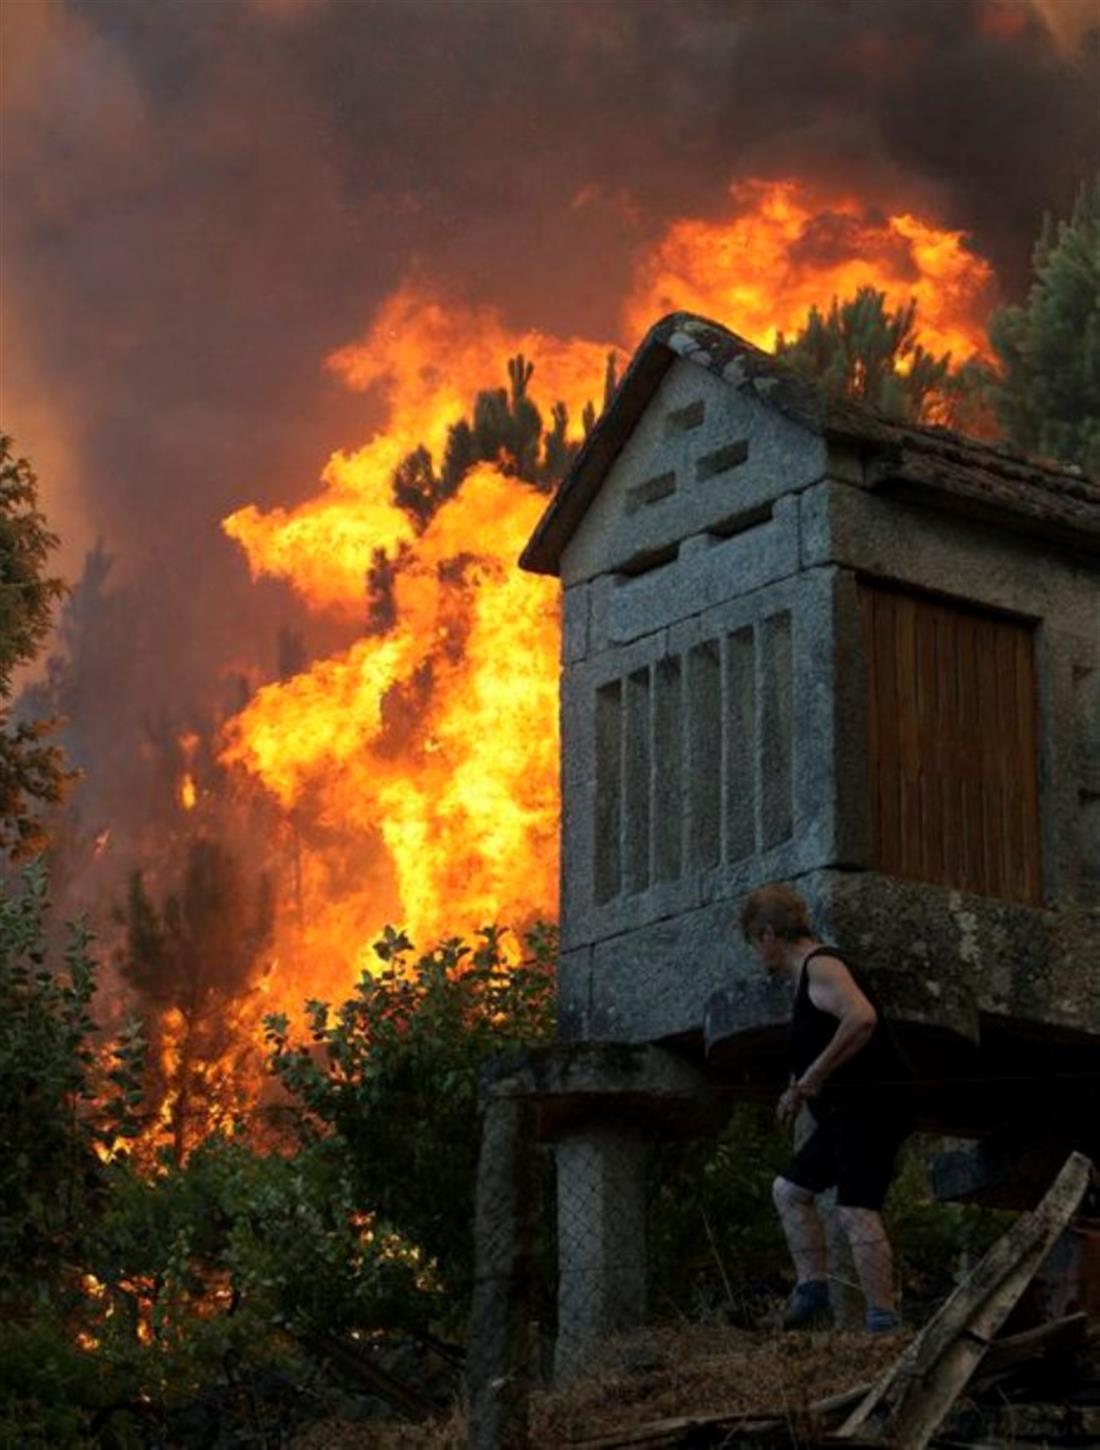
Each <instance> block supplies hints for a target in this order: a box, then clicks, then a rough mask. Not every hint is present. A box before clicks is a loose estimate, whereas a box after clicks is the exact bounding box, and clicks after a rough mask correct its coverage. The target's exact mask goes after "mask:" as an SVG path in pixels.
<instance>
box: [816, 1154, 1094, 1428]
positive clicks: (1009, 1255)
mask: <svg viewBox="0 0 1100 1450" xmlns="http://www.w3.org/2000/svg"><path fill="white" fill-rule="evenodd" d="M1092 1171H1093V1169H1092V1164H1091V1163H1090V1161H1089V1160H1088V1159H1087V1158H1086V1157H1084V1155H1083V1154H1081V1153H1071V1154H1070V1156H1069V1158H1067V1159H1066V1162H1065V1164H1064V1165H1063V1167H1062V1170H1061V1172H1060V1173H1059V1174H1058V1177H1057V1178H1056V1179H1055V1180H1054V1183H1053V1184H1052V1186H1051V1187H1050V1189H1049V1190H1048V1192H1047V1194H1046V1196H1045V1197H1044V1198H1043V1200H1042V1202H1041V1203H1040V1204H1039V1206H1038V1207H1037V1208H1036V1209H1034V1210H1033V1211H1032V1212H1031V1213H1026V1214H1022V1215H1021V1216H1020V1218H1018V1219H1017V1220H1016V1222H1015V1223H1014V1224H1013V1225H1012V1227H1011V1228H1010V1229H1009V1230H1008V1232H1007V1233H1006V1234H1005V1235H1004V1236H1003V1238H1001V1239H999V1240H998V1241H997V1243H995V1244H994V1245H993V1247H992V1248H991V1249H990V1251H989V1253H988V1254H986V1256H985V1258H984V1259H983V1260H982V1261H981V1263H980V1264H979V1265H978V1267H977V1268H976V1269H975V1270H974V1271H973V1273H972V1274H970V1276H969V1277H968V1278H966V1279H964V1280H963V1282H962V1283H961V1284H959V1285H958V1287H957V1288H956V1289H955V1291H954V1293H953V1294H951V1296H950V1297H949V1298H948V1299H947V1300H946V1302H945V1303H944V1304H943V1306H942V1308H941V1309H940V1310H939V1311H938V1313H936V1314H935V1315H934V1316H933V1317H932V1319H930V1320H929V1322H928V1323H927V1324H926V1325H925V1327H924V1329H923V1330H922V1331H921V1333H920V1334H919V1335H918V1336H917V1338H916V1339H915V1340H913V1342H912V1344H910V1345H909V1346H908V1348H907V1349H906V1350H905V1351H904V1353H903V1354H902V1355H901V1356H900V1357H899V1358H898V1359H897V1360H896V1361H895V1362H894V1363H893V1364H892V1365H891V1366H890V1368H889V1370H887V1372H886V1374H885V1375H883V1377H882V1378H881V1379H880V1381H879V1383H878V1384H877V1385H876V1386H875V1387H874V1389H872V1390H871V1392H870V1393H869V1394H868V1395H866V1396H865V1398H864V1399H863V1401H862V1403H861V1404H859V1405H858V1406H857V1407H856V1409H855V1410H853V1411H852V1413H851V1414H850V1415H849V1416H848V1418H847V1419H846V1420H845V1421H844V1423H843V1424H842V1425H841V1426H840V1428H839V1430H837V1431H836V1432H835V1433H834V1435H833V1436H832V1440H833V1441H834V1442H835V1443H837V1444H840V1443H843V1442H848V1443H849V1444H851V1443H852V1442H854V1441H855V1440H856V1438H857V1437H860V1438H862V1437H865V1436H867V1435H868V1434H870V1435H871V1436H872V1438H876V1439H878V1440H879V1441H880V1442H881V1443H884V1444H887V1445H890V1446H892V1447H894V1450H923V1447H924V1446H925V1445H927V1444H928V1443H929V1441H930V1440H931V1439H932V1436H933V1435H934V1434H935V1432H936V1429H937V1427H938V1426H939V1425H940V1424H942V1422H943V1420H944V1418H945V1417H946V1416H947V1414H948V1412H949V1411H950V1409H951V1407H952V1405H954V1403H955V1401H956V1400H957V1399H958V1397H959V1395H960V1394H961V1393H962V1391H963V1390H964V1389H965V1387H966V1385H967V1383H968V1382H969V1380H970V1379H971V1377H972V1375H973V1374H974V1372H975V1370H976V1369H977V1367H978V1366H979V1364H980V1363H981V1362H982V1360H983V1358H984V1357H985V1355H986V1353H987V1352H988V1351H989V1349H990V1347H991V1342H992V1340H993V1336H994V1335H995V1334H996V1333H997V1330H998V1329H999V1328H1000V1327H1001V1325H1002V1324H1003V1323H1004V1321H1005V1319H1006V1318H1007V1317H1008V1315H1009V1313H1010V1312H1011V1310H1012V1309H1013V1307H1014V1306H1015V1305H1016V1303H1017V1302H1018V1300H1019V1298H1020V1296H1021V1295H1022V1294H1023V1292H1024V1290H1025V1289H1026V1288H1027V1286H1028V1284H1029V1283H1030V1282H1031V1280H1032V1278H1034V1276H1035V1273H1036V1271H1037V1270H1038V1269H1039V1267H1040V1266H1041V1264H1042V1263H1043V1261H1044V1259H1045V1258H1046V1257H1047V1255H1048V1254H1049V1253H1050V1250H1051V1248H1052V1247H1053V1245H1054V1243H1055V1241H1056V1239H1057V1238H1058V1236H1059V1235H1060V1234H1061V1233H1062V1232H1063V1231H1064V1230H1065V1229H1066V1228H1067V1226H1068V1225H1069V1223H1070V1220H1071V1219H1072V1218H1073V1216H1074V1214H1075V1213H1076V1212H1077V1210H1078V1208H1079V1207H1080V1204H1081V1200H1082V1199H1083V1198H1084V1195H1085V1191H1086V1190H1087V1188H1088V1186H1089V1181H1090V1179H1091V1176H1092Z"/></svg>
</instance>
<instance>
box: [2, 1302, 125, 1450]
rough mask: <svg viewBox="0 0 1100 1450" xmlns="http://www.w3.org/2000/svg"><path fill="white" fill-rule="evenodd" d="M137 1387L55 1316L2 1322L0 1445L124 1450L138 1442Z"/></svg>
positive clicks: (25, 1449)
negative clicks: (83, 1345) (133, 1411)
mask: <svg viewBox="0 0 1100 1450" xmlns="http://www.w3.org/2000/svg"><path fill="white" fill-rule="evenodd" d="M139 1388H140V1386H139V1385H138V1383H137V1382H136V1381H135V1379H134V1378H133V1376H132V1375H131V1374H130V1373H129V1372H128V1370H127V1369H126V1367H124V1366H120V1365H118V1364H115V1363H113V1362H112V1361H111V1360H110V1359H109V1358H107V1357H106V1356H104V1355H97V1354H89V1353H88V1351H87V1350H86V1349H82V1348H81V1347H80V1346H79V1345H78V1343H77V1342H76V1339H75V1338H74V1335H73V1332H72V1329H71V1327H69V1326H67V1325H66V1324H65V1323H64V1322H63V1321H62V1320H61V1319H60V1318H59V1317H58V1316H57V1315H56V1314H49V1313H47V1312H42V1311H39V1312H37V1313H36V1314H35V1315H34V1317H33V1318H31V1319H30V1320H29V1321H28V1322H25V1323H17V1322H14V1321H10V1320H9V1321H0V1445H3V1446H5V1447H8V1446H19V1447H20V1450H57V1447H59V1446H72V1447H78V1446H88V1447H91V1446H92V1445H96V1446H99V1447H101V1450H103V1447H106V1450H130V1447H134V1450H136V1447H137V1446H139V1445H142V1444H144V1443H146V1442H145V1440H144V1437H142V1436H141V1435H140V1434H139V1431H138V1426H139V1423H140V1422H139V1420H137V1419H136V1418H135V1417H134V1416H133V1415H132V1414H118V1413H111V1411H112V1410H121V1409H123V1408H126V1407H130V1406H132V1407H134V1408H137V1407H138V1406H137V1403H136V1396H137V1394H138V1392H139Z"/></svg>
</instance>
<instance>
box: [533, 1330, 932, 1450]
mask: <svg viewBox="0 0 1100 1450" xmlns="http://www.w3.org/2000/svg"><path fill="white" fill-rule="evenodd" d="M903 1343H904V1339H903V1338H902V1336H899V1335H893V1334H891V1335H883V1336H881V1337H879V1338H875V1339H869V1338H868V1337H867V1336H866V1335H863V1334H777V1333H760V1332H757V1331H746V1330H734V1329H701V1328H689V1329H677V1330H666V1331H650V1332H648V1333H646V1334H643V1335H639V1336H637V1337H635V1338H634V1339H631V1340H624V1341H621V1342H620V1343H618V1344H616V1345H613V1346H609V1348H608V1351H607V1352H606V1353H605V1355H604V1362H603V1365H602V1366H601V1367H600V1368H599V1370H598V1371H597V1372H596V1373H595V1374H593V1375H591V1376H588V1377H586V1378H585V1379H583V1380H578V1381H576V1382H575V1383H574V1384H572V1385H569V1386H567V1387H565V1388H562V1389H558V1390H553V1391H546V1392H543V1393H540V1394H537V1395H535V1396H533V1397H532V1402H531V1432H532V1440H533V1442H534V1443H535V1444H537V1445H542V1446H551V1445H563V1444H567V1443H568V1442H569V1441H571V1440H573V1439H577V1438H580V1437H583V1436H592V1435H597V1434H600V1433H608V1432H610V1431H612V1430H617V1429H620V1428H622V1427H626V1426H633V1425H643V1424H645V1423H647V1422H648V1421H650V1420H661V1419H665V1418H667V1417H672V1416H677V1415H706V1414H769V1413H770V1414H788V1415H791V1416H792V1417H795V1416H799V1415H800V1414H801V1413H802V1411H804V1409H805V1407H806V1406H807V1405H809V1404H811V1403H812V1402H813V1401H814V1400H819V1399H822V1398H824V1397H825V1396H826V1395H832V1394H838V1393H840V1392H841V1391H843V1390H849V1389H852V1388H853V1387H854V1386H856V1385H858V1384H862V1383H864V1382H865V1381H867V1380H870V1379H874V1378H875V1377H876V1375H878V1374H879V1373H880V1372H881V1371H882V1370H883V1369H885V1367H886V1366H887V1364H889V1362H890V1361H891V1360H892V1359H894V1358H895V1357H896V1356H897V1355H898V1354H899V1353H900V1351H901V1347H902V1344H903Z"/></svg>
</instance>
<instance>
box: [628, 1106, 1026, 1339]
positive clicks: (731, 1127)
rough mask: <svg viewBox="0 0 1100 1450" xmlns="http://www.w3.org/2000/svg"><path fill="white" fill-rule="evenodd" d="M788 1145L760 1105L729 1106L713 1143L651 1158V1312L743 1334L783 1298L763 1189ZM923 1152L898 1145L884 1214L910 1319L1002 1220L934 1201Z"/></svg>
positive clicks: (930, 1145) (784, 1132)
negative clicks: (713, 1321) (714, 1320)
mask: <svg viewBox="0 0 1100 1450" xmlns="http://www.w3.org/2000/svg"><path fill="white" fill-rule="evenodd" d="M791 1147H792V1143H791V1132H790V1129H789V1128H781V1127H779V1126H778V1125H777V1124H776V1122H775V1113H774V1106H773V1105H772V1104H770V1103H755V1102H739V1103H737V1104H735V1106H734V1109H733V1112H732V1113H731V1115H730V1117H729V1119H728V1121H727V1122H726V1124H725V1126H724V1127H723V1128H722V1129H721V1130H720V1131H719V1132H718V1133H716V1134H715V1135H714V1136H710V1137H705V1138H700V1139H697V1140H695V1141H693V1142H688V1143H685V1144H680V1145H672V1146H668V1147H665V1148H663V1149H661V1150H660V1151H659V1152H658V1154H657V1155H656V1157H655V1159H654V1162H653V1165H652V1172H651V1181H652V1183H653V1191H652V1193H651V1197H650V1208H649V1220H648V1234H649V1249H650V1280H651V1283H650V1295H651V1302H652V1304H653V1307H654V1309H655V1310H656V1312H657V1313H659V1314H664V1315H668V1316H685V1317H688V1318H694V1319H700V1318H702V1319H707V1318H709V1317H711V1316H714V1317H720V1318H724V1319H728V1320H732V1321H733V1322H734V1323H738V1324H743V1325H745V1326H752V1325H754V1324H756V1323H758V1322H759V1320H760V1318H761V1317H762V1312H763V1311H764V1309H765V1307H766V1306H767V1305H768V1304H769V1303H771V1304H774V1302H775V1300H776V1299H777V1298H779V1297H781V1296H783V1295H785V1293H786V1291H787V1289H788V1288H789V1285H790V1282H791V1273H792V1271H791V1265H790V1261H789V1258H788V1255H787V1249H786V1245H785V1244H784V1242H783V1237H782V1233H781V1231H780V1227H779V1223H778V1219H777V1218H776V1215H775V1212H774V1209H773V1207H772V1198H771V1185H772V1180H773V1178H774V1177H775V1176H776V1174H777V1173H780V1172H782V1170H783V1168H784V1166H785V1165H786V1163H787V1161H788V1160H789V1158H790V1154H791ZM934 1148H935V1140H929V1139H924V1138H920V1137H918V1138H914V1139H912V1140H910V1142H909V1144H908V1145H907V1146H906V1148H905V1149H904V1150H903V1152H902V1155H901V1159H900V1162H899V1167H898V1172H897V1175H896V1177H895V1179H894V1182H893V1184H892V1186H891V1189H890V1195H889V1198H888V1200H887V1203H886V1209H885V1217H886V1222H887V1226H888V1229H889V1233H890V1238H891V1242H892V1244H893V1248H894V1268H895V1275H896V1279H897V1283H898V1288H899V1291H900V1299H901V1302H902V1305H903V1307H904V1311H905V1313H906V1315H907V1317H910V1318H912V1319H917V1320H919V1319H921V1318H923V1317H924V1315H925V1314H926V1313H927V1312H928V1311H929V1310H930V1309H932V1308H933V1307H934V1306H935V1305H936V1304H937V1303H939V1302H940V1301H941V1300H942V1299H943V1298H944V1297H945V1296H946V1295H947V1294H948V1293H950V1292H951V1290H952V1289H953V1288H954V1286H955V1283H956V1281H957V1277H958V1275H959V1273H960V1272H965V1271H966V1269H968V1268H969V1267H971V1266H972V1264H973V1263H974V1262H975V1261H976V1260H977V1259H978V1258H980V1257H981V1256H982V1255H983V1254H984V1253H985V1252H986V1250H987V1249H988V1248H989V1247H990V1245H991V1244H992V1243H993V1242H994V1241H995V1240H996V1239H997V1238H998V1237H999V1236H1000V1234H1001V1233H1003V1232H1004V1230H1005V1228H1006V1226H1007V1220H1008V1219H1009V1218H1010V1216H1008V1215H1005V1214H1003V1213H999V1212H995V1211H993V1210H989V1209H982V1208H975V1207H971V1206H962V1205H958V1204H946V1203H939V1202H937V1201H936V1200H935V1199H934V1198H933V1197H932V1193H931V1190H930V1189H929V1186H928V1159H929V1156H930V1154H931V1153H932V1152H933V1151H934Z"/></svg>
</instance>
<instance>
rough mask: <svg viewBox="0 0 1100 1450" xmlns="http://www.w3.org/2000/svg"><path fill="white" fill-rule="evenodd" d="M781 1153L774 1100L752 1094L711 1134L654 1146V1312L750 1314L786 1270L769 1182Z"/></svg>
mask: <svg viewBox="0 0 1100 1450" xmlns="http://www.w3.org/2000/svg"><path fill="white" fill-rule="evenodd" d="M790 1153H791V1145H790V1134H789V1133H788V1132H785V1131H783V1130H781V1129H779V1128H778V1127H777V1126H776V1123H775V1110H774V1107H773V1106H772V1105H771V1104H760V1103H739V1104H737V1105H736V1106H735V1107H734V1109H733V1112H732V1113H731V1115H730V1117H729V1120H728V1121H727V1123H726V1124H725V1126H724V1127H723V1128H722V1129H721V1130H720V1131H719V1132H718V1133H717V1134H715V1135H714V1136H707V1137H704V1138H699V1139H696V1140H694V1141H691V1142H688V1143H685V1144H681V1145H675V1146H670V1147H666V1148H664V1149H662V1150H660V1152H659V1153H658V1155H657V1156H656V1158H655V1160H654V1163H653V1165H652V1181H653V1193H652V1195H651V1200H650V1216H649V1226H648V1227H649V1244H650V1263H651V1274H650V1277H651V1285H650V1295H651V1300H652V1303H653V1306H654V1309H655V1310H656V1311H657V1312H658V1313H659V1314H664V1315H672V1314H683V1315H687V1316H688V1317H694V1318H699V1317H703V1318H706V1317H708V1316H709V1315H712V1314H716V1313H721V1314H723V1315H725V1316H728V1317H730V1318H732V1319H733V1320H734V1321H735V1322H738V1323H744V1324H751V1323H753V1322H754V1320H755V1318H756V1316H757V1314H758V1312H759V1308H760V1304H761V1302H762V1300H764V1299H766V1298H767V1297H768V1295H769V1294H770V1293H773V1292H775V1291H776V1289H777V1288H778V1287H779V1286H781V1285H782V1284H783V1283H784V1282H785V1279H786V1276H787V1274H788V1272H789V1270H788V1266H787V1252H786V1248H785V1247H784V1244H783V1239H782V1235H781V1234H780V1231H779V1226H778V1223H777V1221H776V1219H775V1215H774V1212H773V1210H772V1205H771V1186H772V1180H773V1179H774V1178H775V1175H776V1174H777V1173H778V1172H779V1171H780V1170H781V1168H782V1167H783V1165H784V1164H785V1163H786V1161H787V1159H788V1158H789V1157H790Z"/></svg>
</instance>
